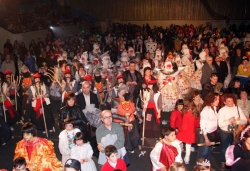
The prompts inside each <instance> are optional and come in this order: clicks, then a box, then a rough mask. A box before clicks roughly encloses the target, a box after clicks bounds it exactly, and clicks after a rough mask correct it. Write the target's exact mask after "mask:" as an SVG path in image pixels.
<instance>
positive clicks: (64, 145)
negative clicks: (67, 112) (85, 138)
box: [58, 128, 81, 165]
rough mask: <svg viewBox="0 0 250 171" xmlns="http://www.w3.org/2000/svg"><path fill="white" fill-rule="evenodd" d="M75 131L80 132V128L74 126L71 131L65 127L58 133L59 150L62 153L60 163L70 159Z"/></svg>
mask: <svg viewBox="0 0 250 171" xmlns="http://www.w3.org/2000/svg"><path fill="white" fill-rule="evenodd" d="M77 132H81V131H80V129H78V128H74V129H72V130H71V131H67V130H66V129H65V130H63V131H62V132H61V133H60V134H59V145H58V147H59V150H60V153H61V154H62V164H63V165H64V164H65V162H66V161H67V160H68V159H70V155H71V149H72V147H73V145H74V143H73V141H74V137H75V134H76V133H77Z"/></svg>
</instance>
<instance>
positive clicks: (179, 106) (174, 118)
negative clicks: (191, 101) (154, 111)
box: [170, 99, 184, 132]
mask: <svg viewBox="0 0 250 171" xmlns="http://www.w3.org/2000/svg"><path fill="white" fill-rule="evenodd" d="M183 105H184V103H183V99H178V100H177V101H176V104H175V109H174V110H173V111H172V113H171V116H170V126H171V128H174V129H175V130H176V132H177V131H178V129H180V127H181V123H182V119H183V113H182V110H183Z"/></svg>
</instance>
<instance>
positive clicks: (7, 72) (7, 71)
mask: <svg viewBox="0 0 250 171" xmlns="http://www.w3.org/2000/svg"><path fill="white" fill-rule="evenodd" d="M11 74H12V72H11V71H10V70H6V71H5V72H4V75H11Z"/></svg>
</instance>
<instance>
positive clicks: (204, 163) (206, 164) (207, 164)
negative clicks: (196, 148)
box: [196, 159, 211, 167]
mask: <svg viewBox="0 0 250 171" xmlns="http://www.w3.org/2000/svg"><path fill="white" fill-rule="evenodd" d="M196 164H197V165H200V166H209V167H210V166H211V164H210V161H209V160H207V159H206V160H204V161H202V162H196Z"/></svg>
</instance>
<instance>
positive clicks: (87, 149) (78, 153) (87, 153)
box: [71, 142, 96, 171]
mask: <svg viewBox="0 0 250 171" xmlns="http://www.w3.org/2000/svg"><path fill="white" fill-rule="evenodd" d="M92 155H93V149H92V147H91V146H90V144H89V142H87V143H84V144H83V145H82V146H77V145H75V146H73V147H72V150H71V158H72V159H76V160H78V161H80V160H81V159H88V161H87V162H84V163H82V164H81V170H87V171H96V166H95V163H94V161H93V159H92Z"/></svg>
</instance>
